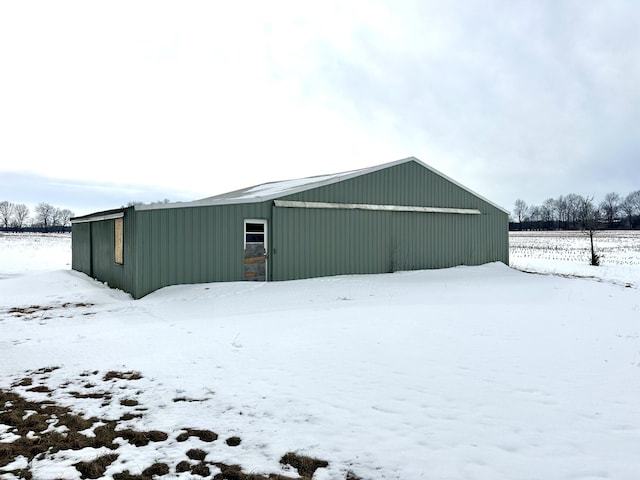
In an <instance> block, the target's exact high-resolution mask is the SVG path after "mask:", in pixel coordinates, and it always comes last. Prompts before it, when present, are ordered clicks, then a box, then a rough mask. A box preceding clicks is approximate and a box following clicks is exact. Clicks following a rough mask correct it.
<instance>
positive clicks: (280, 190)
mask: <svg viewBox="0 0 640 480" xmlns="http://www.w3.org/2000/svg"><path fill="white" fill-rule="evenodd" d="M407 162H415V163H417V164H419V165H421V166H422V167H424V168H426V169H427V170H430V171H432V172H434V173H435V174H437V175H439V176H441V177H443V178H444V179H446V180H448V181H450V182H451V183H453V184H455V185H457V186H458V187H460V188H462V189H463V190H466V191H467V192H469V193H471V194H473V195H475V196H476V197H478V198H480V199H482V200H484V201H485V202H487V203H489V204H491V205H493V206H494V207H496V208H498V209H499V210H502V211H503V212H505V213H509V212H508V211H507V210H505V209H504V208H502V207H501V206H499V205H497V204H495V203H493V202H492V201H490V200H488V199H486V198H484V197H483V196H481V195H478V194H477V193H475V192H474V191H473V190H471V189H469V188H467V187H465V186H464V185H461V184H460V183H458V182H456V181H455V180H453V179H452V178H450V177H448V176H446V175H445V174H443V173H441V172H439V171H438V170H436V169H435V168H433V167H430V166H429V165H427V164H426V163H423V162H421V161H420V160H418V159H417V158H415V157H407V158H403V159H401V160H396V161H393V162H389V163H383V164H382V165H376V166H373V167H367V168H362V169H360V170H351V171H348V172H341V173H333V174H329V175H319V176H315V177H306V178H297V179H293V180H283V181H279V182H269V183H263V184H260V185H254V186H252V187H247V188H243V189H240V190H235V191H233V192H227V193H223V194H220V195H215V196H213V197H207V198H203V199H201V200H195V201H193V202H176V203H161V204H149V205H136V206H135V209H136V210H155V209H163V208H182V207H203V206H211V205H232V204H238V203H254V202H266V201H269V200H273V199H276V198H280V197H284V196H286V195H292V194H294V193H298V192H304V191H306V190H311V189H312V188H318V187H321V186H325V185H330V184H332V183H337V182H341V181H344V180H348V179H351V178H354V177H359V176H361V175H366V174H368V173H373V172H376V171H378V170H383V169H385V168H389V167H393V166H396V165H400V164H402V163H407Z"/></svg>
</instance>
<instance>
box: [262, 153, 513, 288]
mask: <svg viewBox="0 0 640 480" xmlns="http://www.w3.org/2000/svg"><path fill="white" fill-rule="evenodd" d="M282 199H283V200H297V201H310V202H330V203H370V204H384V205H418V206H429V207H449V208H474V209H478V210H480V211H481V215H465V214H446V213H416V212H380V211H363V210H328V209H327V210H322V209H304V208H279V207H278V208H274V214H273V219H274V222H273V223H274V234H273V235H274V240H273V242H274V243H273V247H274V248H275V251H276V253H275V254H274V257H273V258H274V262H273V263H274V265H275V267H274V270H273V272H274V273H273V279H274V280H286V279H294V278H307V277H315V276H322V275H336V274H351V273H380V272H388V271H394V270H413V269H422V268H445V267H451V266H455V265H461V264H465V265H479V264H483V263H487V262H492V261H502V262H504V263H506V264H508V249H509V246H508V228H507V227H508V217H507V214H506V213H505V212H503V211H501V210H500V209H498V208H496V207H495V206H494V205H492V204H490V203H488V202H486V201H484V200H483V199H482V198H480V197H478V196H476V195H474V194H472V193H471V192H469V191H467V190H465V189H463V188H461V187H459V186H458V185H456V184H455V183H452V182H450V181H448V180H447V179H445V178H443V177H441V176H440V175H437V174H436V173H434V172H432V171H430V170H427V169H425V168H424V167H422V166H421V165H419V164H417V163H415V162H409V163H404V164H400V165H396V166H394V167H391V168H388V169H384V170H379V171H376V172H373V173H370V174H367V175H363V176H361V177H356V178H353V179H350V180H346V181H344V182H339V183H334V184H331V185H327V186H324V187H320V188H316V189H313V190H308V191H305V192H300V193H297V194H294V195H289V196H286V197H282Z"/></svg>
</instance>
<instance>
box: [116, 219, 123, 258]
mask: <svg viewBox="0 0 640 480" xmlns="http://www.w3.org/2000/svg"><path fill="white" fill-rule="evenodd" d="M114 228H115V230H114V233H115V235H114V238H115V245H114V252H115V259H114V260H115V262H116V263H118V264H120V265H122V264H124V258H123V250H124V232H123V222H122V218H116V219H115V220H114Z"/></svg>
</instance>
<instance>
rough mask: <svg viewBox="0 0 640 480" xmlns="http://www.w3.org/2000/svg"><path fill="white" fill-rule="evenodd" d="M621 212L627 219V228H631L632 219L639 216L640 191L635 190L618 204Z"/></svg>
mask: <svg viewBox="0 0 640 480" xmlns="http://www.w3.org/2000/svg"><path fill="white" fill-rule="evenodd" d="M620 210H622V211H623V212H624V213H625V215H626V216H627V218H628V219H629V226H630V227H631V228H633V226H634V225H633V217H635V216H638V215H640V190H636V191H634V192H631V193H630V194H629V195H627V196H626V197H625V198H624V200H623V201H622V202H621V203H620Z"/></svg>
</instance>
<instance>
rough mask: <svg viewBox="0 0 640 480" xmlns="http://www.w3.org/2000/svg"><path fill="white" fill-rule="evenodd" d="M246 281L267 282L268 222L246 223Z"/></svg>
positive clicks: (247, 221)
mask: <svg viewBox="0 0 640 480" xmlns="http://www.w3.org/2000/svg"><path fill="white" fill-rule="evenodd" d="M244 279H245V280H250V281H255V282H264V281H266V280H267V221H266V220H245V221H244Z"/></svg>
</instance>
